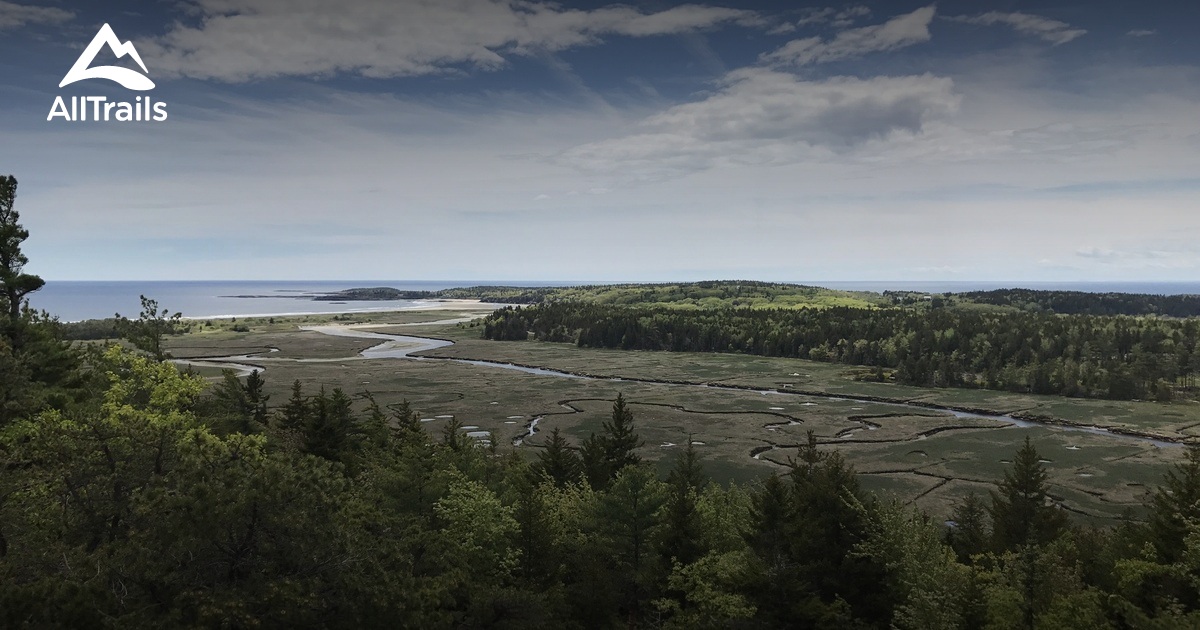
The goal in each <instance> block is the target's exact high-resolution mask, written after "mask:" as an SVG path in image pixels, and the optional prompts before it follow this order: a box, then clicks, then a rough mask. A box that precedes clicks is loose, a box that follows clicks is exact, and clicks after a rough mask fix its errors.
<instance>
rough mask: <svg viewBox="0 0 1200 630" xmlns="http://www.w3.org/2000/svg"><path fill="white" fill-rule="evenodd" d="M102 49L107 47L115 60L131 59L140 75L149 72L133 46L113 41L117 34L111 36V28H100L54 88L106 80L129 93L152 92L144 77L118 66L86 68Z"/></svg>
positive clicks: (107, 26)
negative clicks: (132, 91)
mask: <svg viewBox="0 0 1200 630" xmlns="http://www.w3.org/2000/svg"><path fill="white" fill-rule="evenodd" d="M105 45H107V46H108V48H109V50H112V51H113V54H115V55H116V56H117V58H118V59H120V58H121V57H124V56H125V55H129V56H130V57H133V60H134V61H136V62H137V65H139V66H141V68H142V72H145V73H147V74H149V72H150V71H149V70H146V64H144V63H142V58H141V57H140V56H139V55H138V53H137V49H136V48H134V47H133V42H125V43H121V40H119V39H117V34H116V33H114V32H113V30H112V27H111V26H109V25H108V24H105V25H104V26H101V27H100V31H99V32H97V33H96V36H95V37H93V38H92V43H90V44H88V46H87V48H85V49H84V50H83V54H82V55H79V59H77V60H75V65H73V66H71V69H70V70H69V71H68V72H67V76H65V77H63V80H62V83H59V84H58V87H64V86H67V85H70V84H72V83H75V82H76V81H83V80H85V79H108V80H109V81H116V82H117V83H120V84H121V86H122V87H124V88H126V89H129V90H137V91H145V90H152V89H154V81H151V80H150V77H148V76H146V75H145V74H139V73H138V72H137V71H136V70H131V69H129V68H122V67H120V66H96V67H94V68H93V67H90V66H91V65H92V62H93V61H95V60H96V55H97V54H98V53H99V52H100V49H101V48H102V47H103V46H105Z"/></svg>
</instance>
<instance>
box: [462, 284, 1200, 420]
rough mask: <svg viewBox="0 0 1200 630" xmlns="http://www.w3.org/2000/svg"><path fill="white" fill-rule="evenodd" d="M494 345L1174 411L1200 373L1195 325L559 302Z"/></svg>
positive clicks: (532, 311) (1017, 314)
mask: <svg viewBox="0 0 1200 630" xmlns="http://www.w3.org/2000/svg"><path fill="white" fill-rule="evenodd" d="M482 334H483V336H484V338H486V339H494V340H525V339H529V338H533V339H537V340H540V341H556V342H569V343H576V344H578V345H580V346H584V347H595V348H622V349H627V350H665V351H673V352H736V353H746V354H755V355H763V356H771V357H792V358H801V359H811V360H814V361H827V362H833V363H842V364H847V365H857V366H869V367H873V368H876V370H875V371H874V372H872V373H869V374H865V375H864V376H863V378H868V379H875V380H893V381H895V382H898V383H903V384H907V385H918V386H931V387H977V388H987V389H997V390H1006V391H1013V392H1028V393H1034V394H1058V395H1062V396H1077V397H1089V398H1110V399H1121V400H1130V399H1148V398H1149V399H1155V400H1170V399H1171V398H1172V397H1173V396H1175V395H1176V394H1177V393H1188V394H1190V393H1191V390H1192V389H1193V388H1194V386H1195V382H1196V376H1197V374H1198V373H1200V345H1197V344H1198V342H1200V320H1196V319H1172V318H1136V317H1126V316H1099V315H1056V314H1052V313H1044V312H1026V311H1016V310H1003V311H1000V310H981V309H977V308H950V307H943V308H924V307H922V308H913V307H894V308H852V307H834V308H827V309H749V308H740V309H735V308H725V309H706V310H695V311H680V310H678V309H668V308H661V307H657V306H627V307H625V306H609V305H596V304H586V303H580V302H559V303H552V304H541V305H535V306H530V307H525V308H521V307H517V308H505V309H501V310H498V311H496V312H495V313H493V314H492V315H491V316H489V317H488V319H487V320H486V322H485V323H484V326H483V333H482Z"/></svg>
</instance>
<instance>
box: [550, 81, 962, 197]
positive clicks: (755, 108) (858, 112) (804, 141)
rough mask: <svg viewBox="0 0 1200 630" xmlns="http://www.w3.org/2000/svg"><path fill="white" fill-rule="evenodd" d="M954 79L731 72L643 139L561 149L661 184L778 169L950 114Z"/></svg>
mask: <svg viewBox="0 0 1200 630" xmlns="http://www.w3.org/2000/svg"><path fill="white" fill-rule="evenodd" d="M953 86H954V84H953V82H952V81H951V80H950V79H947V78H940V77H935V76H932V75H928V74H926V75H919V76H902V77H874V78H870V79H858V78H854V77H833V78H829V79H824V80H819V81H806V80H801V79H799V78H798V77H796V76H795V75H792V74H790V73H785V72H779V71H775V70H769V69H765V68H744V69H741V70H736V71H734V72H731V73H729V74H728V75H727V76H726V77H725V80H724V83H723V85H722V87H721V89H720V90H719V91H717V92H716V93H715V94H713V95H711V96H709V97H708V98H706V99H704V100H702V101H698V102H693V103H687V104H683V105H678V106H675V107H672V108H670V109H667V110H666V111H663V112H661V113H659V114H656V115H654V116H651V117H649V118H647V119H645V120H644V121H643V122H642V123H641V128H642V130H643V131H642V132H641V133H636V134H632V135H629V136H625V137H621V138H616V139H610V140H603V141H599V142H593V143H589V144H585V145H581V146H578V147H575V148H573V149H570V150H568V151H566V152H564V153H563V154H562V155H560V156H559V159H560V161H561V162H563V163H567V164H570V165H572V166H576V167H579V168H582V169H584V170H587V171H616V170H624V171H627V172H633V173H636V174H637V176H638V177H641V178H651V179H652V178H661V177H670V176H675V175H680V174H683V173H686V172H691V171H697V170H703V169H706V168H709V167H712V166H714V165H716V164H717V163H721V162H731V163H737V164H772V163H774V164H784V163H790V162H796V161H800V160H803V159H806V158H811V157H815V156H820V155H829V154H836V153H840V152H844V151H847V150H850V149H853V148H855V147H857V146H859V145H862V144H864V143H867V142H870V141H872V140H886V139H888V138H890V137H891V136H893V135H894V134H897V133H902V134H903V133H906V134H918V133H920V132H921V130H922V127H923V126H924V124H925V123H926V122H927V121H928V120H930V119H934V118H940V117H944V116H948V115H950V114H952V113H953V112H955V111H956V110H957V108H958V103H959V99H958V96H956V95H955V94H954V92H953Z"/></svg>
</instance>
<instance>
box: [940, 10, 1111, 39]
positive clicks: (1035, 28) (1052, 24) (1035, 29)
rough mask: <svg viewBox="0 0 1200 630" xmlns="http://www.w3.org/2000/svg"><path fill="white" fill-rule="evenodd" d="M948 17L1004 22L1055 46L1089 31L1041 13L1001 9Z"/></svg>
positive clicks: (969, 21) (986, 23)
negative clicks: (1014, 11) (1013, 11)
mask: <svg viewBox="0 0 1200 630" xmlns="http://www.w3.org/2000/svg"><path fill="white" fill-rule="evenodd" d="M947 19H949V20H951V21H954V22H963V23H965V24H981V25H984V26H993V25H996V24H1002V25H1005V26H1009V27H1011V28H1012V29H1013V30H1015V31H1017V32H1018V33H1021V34H1024V35H1033V36H1035V37H1039V38H1041V39H1043V40H1045V41H1047V42H1050V43H1051V44H1053V45H1055V46H1058V45H1060V44H1065V43H1067V42H1069V41H1072V40H1074V39H1076V38H1078V37H1082V36H1083V35H1085V34H1086V33H1087V31H1086V30H1084V29H1081V28H1072V27H1071V25H1070V24H1067V23H1066V22H1060V21H1058V20H1052V19H1050V18H1046V17H1041V16H1039V15H1031V14H1029V13H1002V12H1000V11H989V12H987V13H984V14H982V15H975V16H966V15H959V16H952V17H948V18H947Z"/></svg>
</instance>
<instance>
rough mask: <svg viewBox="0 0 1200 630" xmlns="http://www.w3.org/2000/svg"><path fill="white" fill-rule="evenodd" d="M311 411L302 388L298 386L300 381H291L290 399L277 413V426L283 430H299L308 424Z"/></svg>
mask: <svg viewBox="0 0 1200 630" xmlns="http://www.w3.org/2000/svg"><path fill="white" fill-rule="evenodd" d="M311 411H312V406H311V405H310V404H309V401H308V398H306V397H305V396H304V387H303V386H302V385H301V384H300V379H296V380H294V381H292V397H291V398H289V399H288V401H287V404H285V405H284V406H283V409H282V410H281V411H280V412H279V413H280V416H281V418H280V420H279V424H280V425H282V426H283V428H285V429H289V430H293V431H294V430H299V429H301V428H303V427H304V425H306V424H308V418H309V415H310V414H311Z"/></svg>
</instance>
